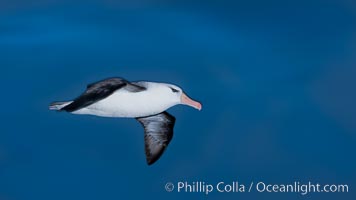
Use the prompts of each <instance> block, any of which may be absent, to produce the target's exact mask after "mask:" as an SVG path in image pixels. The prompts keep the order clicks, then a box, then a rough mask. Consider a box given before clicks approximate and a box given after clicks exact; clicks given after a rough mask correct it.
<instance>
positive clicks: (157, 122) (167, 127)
mask: <svg viewBox="0 0 356 200" xmlns="http://www.w3.org/2000/svg"><path fill="white" fill-rule="evenodd" d="M136 119H137V120H138V121H139V122H140V123H141V124H142V125H143V127H144V129H145V151H146V160H147V164H148V165H151V164H153V163H154V162H156V161H157V160H158V159H159V158H160V157H161V155H162V154H163V152H164V150H165V149H166V148H167V146H168V144H169V142H170V141H171V139H172V137H173V127H174V122H175V120H176V119H175V117H173V116H172V115H170V114H168V113H167V112H162V113H160V114H157V115H152V116H148V117H140V118H136Z"/></svg>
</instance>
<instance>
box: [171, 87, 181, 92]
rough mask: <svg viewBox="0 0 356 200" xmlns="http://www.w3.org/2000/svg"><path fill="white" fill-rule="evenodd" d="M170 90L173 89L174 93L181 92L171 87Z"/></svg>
mask: <svg viewBox="0 0 356 200" xmlns="http://www.w3.org/2000/svg"><path fill="white" fill-rule="evenodd" d="M169 88H171V90H172V92H179V90H176V89H174V88H172V87H169Z"/></svg>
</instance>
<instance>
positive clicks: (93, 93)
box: [49, 78, 202, 165]
mask: <svg viewBox="0 0 356 200" xmlns="http://www.w3.org/2000/svg"><path fill="white" fill-rule="evenodd" d="M178 104H183V105H188V106H191V107H193V108H196V109H198V110H201V108H202V106H201V104H200V103H199V102H197V101H194V100H192V99H191V98H189V97H188V96H187V95H186V94H185V93H184V92H183V90H182V89H181V88H179V87H178V86H176V85H172V84H167V83H156V82H147V81H138V82H129V81H127V80H125V79H122V78H108V79H104V80H101V81H98V82H95V83H92V84H89V85H88V86H87V88H86V90H85V92H84V93H82V94H81V95H80V96H78V97H77V98H75V99H74V100H72V101H64V102H63V101H62V102H53V103H51V104H50V106H49V109H50V110H57V111H66V112H70V113H72V114H85V115H95V116H100V117H126V118H135V119H136V120H137V121H139V122H140V123H141V124H142V126H143V128H144V130H145V134H144V140H145V153H146V161H147V164H148V165H151V164H153V163H154V162H156V161H157V160H158V159H159V158H160V157H161V155H162V154H163V152H164V151H165V149H166V148H167V146H168V144H169V142H170V141H171V139H172V136H173V127H174V123H175V117H174V116H172V115H170V114H169V113H167V112H166V111H165V110H167V109H168V108H170V107H172V106H175V105H178Z"/></svg>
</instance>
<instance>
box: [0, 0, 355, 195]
mask: <svg viewBox="0 0 356 200" xmlns="http://www.w3.org/2000/svg"><path fill="white" fill-rule="evenodd" d="M355 27H356V4H355V3H354V2H352V1H347V0H345V1H327V2H325V1H318V0H315V1H295V2H291V1H288V2H285V1H277V0H276V1H268V2H264V1H258V0H254V1H248V2H239V1H235V2H230V1H221V2H219V3H211V2H205V3H204V4H203V3H200V2H198V1H196V2H190V3H189V4H188V3H170V4H164V3H157V2H156V3H153V2H148V1H145V2H139V1H133V2H130V3H125V2H119V3H117V2H114V1H109V0H105V1H95V0H92V1H78V2H76V3H73V2H70V1H61V2H56V1H44V0H42V1H36V2H23V1H19V0H15V1H5V2H0V66H1V74H0V76H1V79H0V84H1V94H2V98H1V100H0V103H1V105H2V109H1V113H2V114H1V115H0V117H1V133H0V199H1V200H2V199H9V200H20V199H21V200H22V199H36V200H42V199H43V200H47V199H52V200H55V199H61V200H62V199H88V200H89V199H126V198H130V199H133V198H138V199H142V198H147V197H150V198H155V197H157V198H159V199H163V198H169V199H181V198H187V199H198V198H206V196H205V195H204V194H199V193H195V194H192V193H177V192H173V193H167V192H166V191H165V190H164V184H165V183H166V182H167V181H172V182H176V181H206V182H216V181H226V182H229V181H235V180H239V181H241V182H249V181H251V180H254V181H257V180H263V181H265V182H271V183H289V182H292V181H295V180H299V181H315V182H321V183H335V184H340V183H343V184H349V187H351V189H350V190H351V191H350V192H349V193H335V194H330V193H328V194H326V193H320V194H311V195H309V197H311V198H312V199H335V198H340V199H353V197H355V192H354V190H355V183H356V170H355V169H356V158H355V150H356V147H355V144H356V135H355V134H356V114H355V113H356V106H355V103H354V102H356V93H355V89H354V87H355V85H356V79H355V76H356V67H355V66H356V59H355V58H356V49H355V44H356V28H355ZM112 76H120V77H125V78H126V79H128V80H150V81H161V82H171V83H174V84H177V85H179V86H181V87H182V88H184V89H185V91H186V93H187V94H189V95H190V96H191V97H193V98H194V99H197V100H200V101H201V102H202V104H203V110H202V111H201V112H197V111H196V110H194V109H191V108H188V107H183V106H177V107H174V108H172V109H170V110H169V112H170V113H172V114H173V115H175V116H176V118H177V122H176V127H175V136H174V139H173V140H172V143H171V144H170V146H169V148H168V150H167V151H166V152H165V154H164V155H163V157H162V158H161V159H160V160H159V161H158V162H157V163H156V164H155V165H153V166H150V167H148V166H147V165H146V164H145V157H144V149H143V133H142V128H141V126H140V125H139V124H138V123H137V122H136V121H135V120H130V119H107V118H97V117H93V116H74V115H69V114H67V113H56V112H50V111H48V110H47V106H48V104H49V103H50V102H51V101H54V100H66V99H70V98H73V97H75V96H76V95H78V94H80V93H81V92H82V91H83V90H84V88H85V85H86V84H87V83H90V82H93V81H97V80H100V79H103V78H105V77H112ZM207 197H208V198H210V199H237V198H246V199H262V198H265V199H266V198H271V199H299V198H301V197H303V196H301V195H299V194H295V193H289V194H265V193H264V194H260V193H257V192H255V193H246V194H242V193H240V194H236V193H235V194H233V193H225V194H218V193H214V194H211V195H209V196H207ZM303 198H305V197H303Z"/></svg>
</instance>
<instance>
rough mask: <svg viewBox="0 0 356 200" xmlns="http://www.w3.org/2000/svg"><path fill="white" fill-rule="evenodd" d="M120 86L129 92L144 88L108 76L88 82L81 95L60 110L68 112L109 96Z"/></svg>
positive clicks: (143, 88)
mask: <svg viewBox="0 0 356 200" xmlns="http://www.w3.org/2000/svg"><path fill="white" fill-rule="evenodd" d="M122 88H125V89H127V90H128V91H130V92H140V91H143V90H146V88H145V87H142V86H139V85H135V84H132V83H130V82H128V81H126V80H125V79H121V78H108V79H105V80H102V81H98V82H95V83H92V84H89V85H88V86H87V90H86V91H85V92H84V93H83V94H82V95H80V96H79V97H77V98H76V99H74V100H73V102H72V103H70V104H68V105H67V106H65V107H63V108H61V110H65V111H68V112H73V111H76V110H79V109H81V108H84V107H86V106H89V105H91V104H93V103H95V102H97V101H100V100H102V99H104V98H106V97H108V96H110V95H111V94H112V93H114V92H115V91H116V90H119V89H122Z"/></svg>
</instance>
